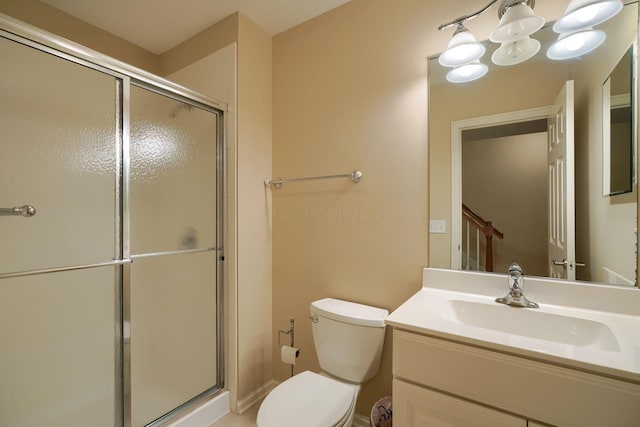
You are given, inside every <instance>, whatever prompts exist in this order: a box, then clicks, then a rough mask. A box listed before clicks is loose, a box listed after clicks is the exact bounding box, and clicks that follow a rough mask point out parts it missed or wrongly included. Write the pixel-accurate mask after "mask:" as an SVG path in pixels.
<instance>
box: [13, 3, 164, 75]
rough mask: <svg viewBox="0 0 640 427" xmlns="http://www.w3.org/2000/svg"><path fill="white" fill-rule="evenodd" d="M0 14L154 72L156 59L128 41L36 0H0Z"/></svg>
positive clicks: (155, 70) (156, 71) (157, 60)
mask: <svg viewBox="0 0 640 427" xmlns="http://www.w3.org/2000/svg"><path fill="white" fill-rule="evenodd" d="M0 13H3V14H5V15H9V16H11V17H13V18H16V19H19V20H21V21H23V22H26V23H28V24H31V25H33V26H36V27H38V28H41V29H43V30H45V31H49V32H51V33H53V34H56V35H59V36H61V37H64V38H66V39H69V40H72V41H74V42H76V43H79V44H81V45H84V46H87V47H89V48H91V49H93V50H96V51H98V52H101V53H104V54H106V55H109V56H112V57H113V58H116V59H119V60H121V61H124V62H126V63H128V64H131V65H134V66H136V67H138V68H142V69H143V70H145V71H149V72H152V73H155V74H159V73H160V58H159V57H158V56H157V55H155V54H153V53H152V52H149V51H148V50H145V49H143V48H141V47H139V46H137V45H135V44H133V43H131V42H128V41H126V40H124V39H122V38H120V37H117V36H114V35H113V34H111V33H108V32H106V31H104V30H101V29H100V28H98V27H95V26H93V25H91V24H88V23H86V22H83V21H81V20H79V19H77V18H74V17H73V16H71V15H69V14H67V13H64V12H62V11H61V10H59V9H56V8H54V7H51V6H49V5H47V4H44V3H41V2H39V1H38V0H0Z"/></svg>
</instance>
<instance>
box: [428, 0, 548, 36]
mask: <svg viewBox="0 0 640 427" xmlns="http://www.w3.org/2000/svg"><path fill="white" fill-rule="evenodd" d="M498 1H500V0H492V1H491V2H489V4H487V5H486V6H485V7H483V8H482V9H480V10H479V11H477V12H475V13H471V14H469V15H464V16H461V17H459V18H456V19H454V20H453V21H450V22H447V23H446V24H442V25H440V26H439V27H438V30H440V31H442V30H446V29H447V28H450V27H453V26H454V25H455V26H460V25H462V24H464V23H465V22H466V21H469V20H471V19H473V18H476V17H478V16H480V15H482V14H483V13H485V12H486V11H487V10H489V9H490V8H491V6H493V5H494V4H496V3H498ZM520 3H526V4H527V5H528V6H529V7H531V8H532V9H533V6H534V5H535V4H536V0H502V3H501V4H500V7H499V8H498V18H502V15H504V13H505V12H506V11H507V9H509V8H510V7H511V6H515V5H516V4H520Z"/></svg>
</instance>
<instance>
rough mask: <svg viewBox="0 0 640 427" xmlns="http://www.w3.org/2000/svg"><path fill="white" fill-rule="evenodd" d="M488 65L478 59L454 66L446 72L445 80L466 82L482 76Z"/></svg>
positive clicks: (485, 72)
mask: <svg viewBox="0 0 640 427" xmlns="http://www.w3.org/2000/svg"><path fill="white" fill-rule="evenodd" d="M487 71H489V67H487V66H486V65H485V64H482V63H480V62H479V61H475V62H472V63H470V64H466V65H462V66H460V67H456V68H454V69H453V70H451V71H449V72H448V73H447V81H449V82H451V83H467V82H472V81H474V80H478V79H479V78H481V77H484V75H485V74H487Z"/></svg>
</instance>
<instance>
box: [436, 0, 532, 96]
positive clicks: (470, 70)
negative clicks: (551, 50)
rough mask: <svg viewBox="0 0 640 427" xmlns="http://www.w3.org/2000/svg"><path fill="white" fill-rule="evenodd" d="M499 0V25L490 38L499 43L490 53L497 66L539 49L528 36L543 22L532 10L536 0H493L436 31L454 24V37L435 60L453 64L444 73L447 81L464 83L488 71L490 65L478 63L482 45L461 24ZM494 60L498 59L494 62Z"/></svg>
mask: <svg viewBox="0 0 640 427" xmlns="http://www.w3.org/2000/svg"><path fill="white" fill-rule="evenodd" d="M498 1H500V6H499V9H498V18H500V24H499V26H498V28H497V29H496V30H495V31H494V32H493V33H491V37H490V39H491V41H493V42H495V43H502V46H501V47H500V48H499V49H498V50H497V51H496V52H495V53H494V54H493V56H492V60H493V61H494V62H495V63H496V64H497V65H514V64H519V63H520V62H524V61H526V60H527V59H529V58H531V57H533V56H534V55H535V54H536V53H538V51H539V50H540V43H539V42H538V41H537V40H533V39H531V38H530V37H529V36H530V35H531V34H533V33H535V32H536V31H538V30H539V29H540V28H542V26H543V25H544V22H545V20H544V18H542V17H539V16H536V15H535V14H534V13H533V6H534V5H535V0H492V1H491V2H489V4H487V5H486V6H485V7H484V8H482V9H480V10H479V11H477V12H475V13H472V14H470V15H465V16H461V17H459V18H456V19H454V20H453V21H451V22H447V23H446V24H442V25H440V26H439V27H438V29H439V30H441V31H442V30H444V29H447V28H449V27H453V26H455V27H456V30H455V33H454V34H453V38H452V39H451V41H450V42H449V45H448V46H447V50H446V51H444V52H443V53H442V54H441V55H440V58H438V62H440V65H442V66H445V67H455V68H453V70H451V71H449V73H448V74H447V80H448V81H450V82H453V83H465V82H470V81H473V80H477V79H479V78H480V77H482V76H484V75H485V74H487V71H488V70H489V68H488V67H487V66H486V65H485V64H482V63H480V62H479V61H480V58H482V55H484V53H485V47H484V46H483V45H482V44H481V43H478V42H477V41H476V39H475V37H473V35H472V34H471V33H470V32H469V30H468V29H467V28H466V27H465V26H464V23H465V22H467V21H469V20H471V19H473V18H475V17H477V16H479V15H481V14H483V13H484V12H486V11H487V10H488V9H489V8H491V6H493V5H494V4H496V3H498ZM496 61H497V62H496Z"/></svg>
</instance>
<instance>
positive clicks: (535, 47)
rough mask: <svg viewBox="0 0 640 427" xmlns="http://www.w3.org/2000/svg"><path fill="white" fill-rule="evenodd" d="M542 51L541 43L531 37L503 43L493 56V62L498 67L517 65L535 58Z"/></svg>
mask: <svg viewBox="0 0 640 427" xmlns="http://www.w3.org/2000/svg"><path fill="white" fill-rule="evenodd" d="M538 51H540V42H539V41H538V40H535V39H532V38H530V37H525V38H523V39H520V40H516V41H512V42H509V43H503V44H502V46H500V47H499V48H498V49H496V51H495V52H493V55H491V61H493V63H494V64H496V65H501V66H508V65H516V64H520V63H521V62H524V61H526V60H527V59H530V58H533V57H534V56H535V55H536V53H538Z"/></svg>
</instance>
